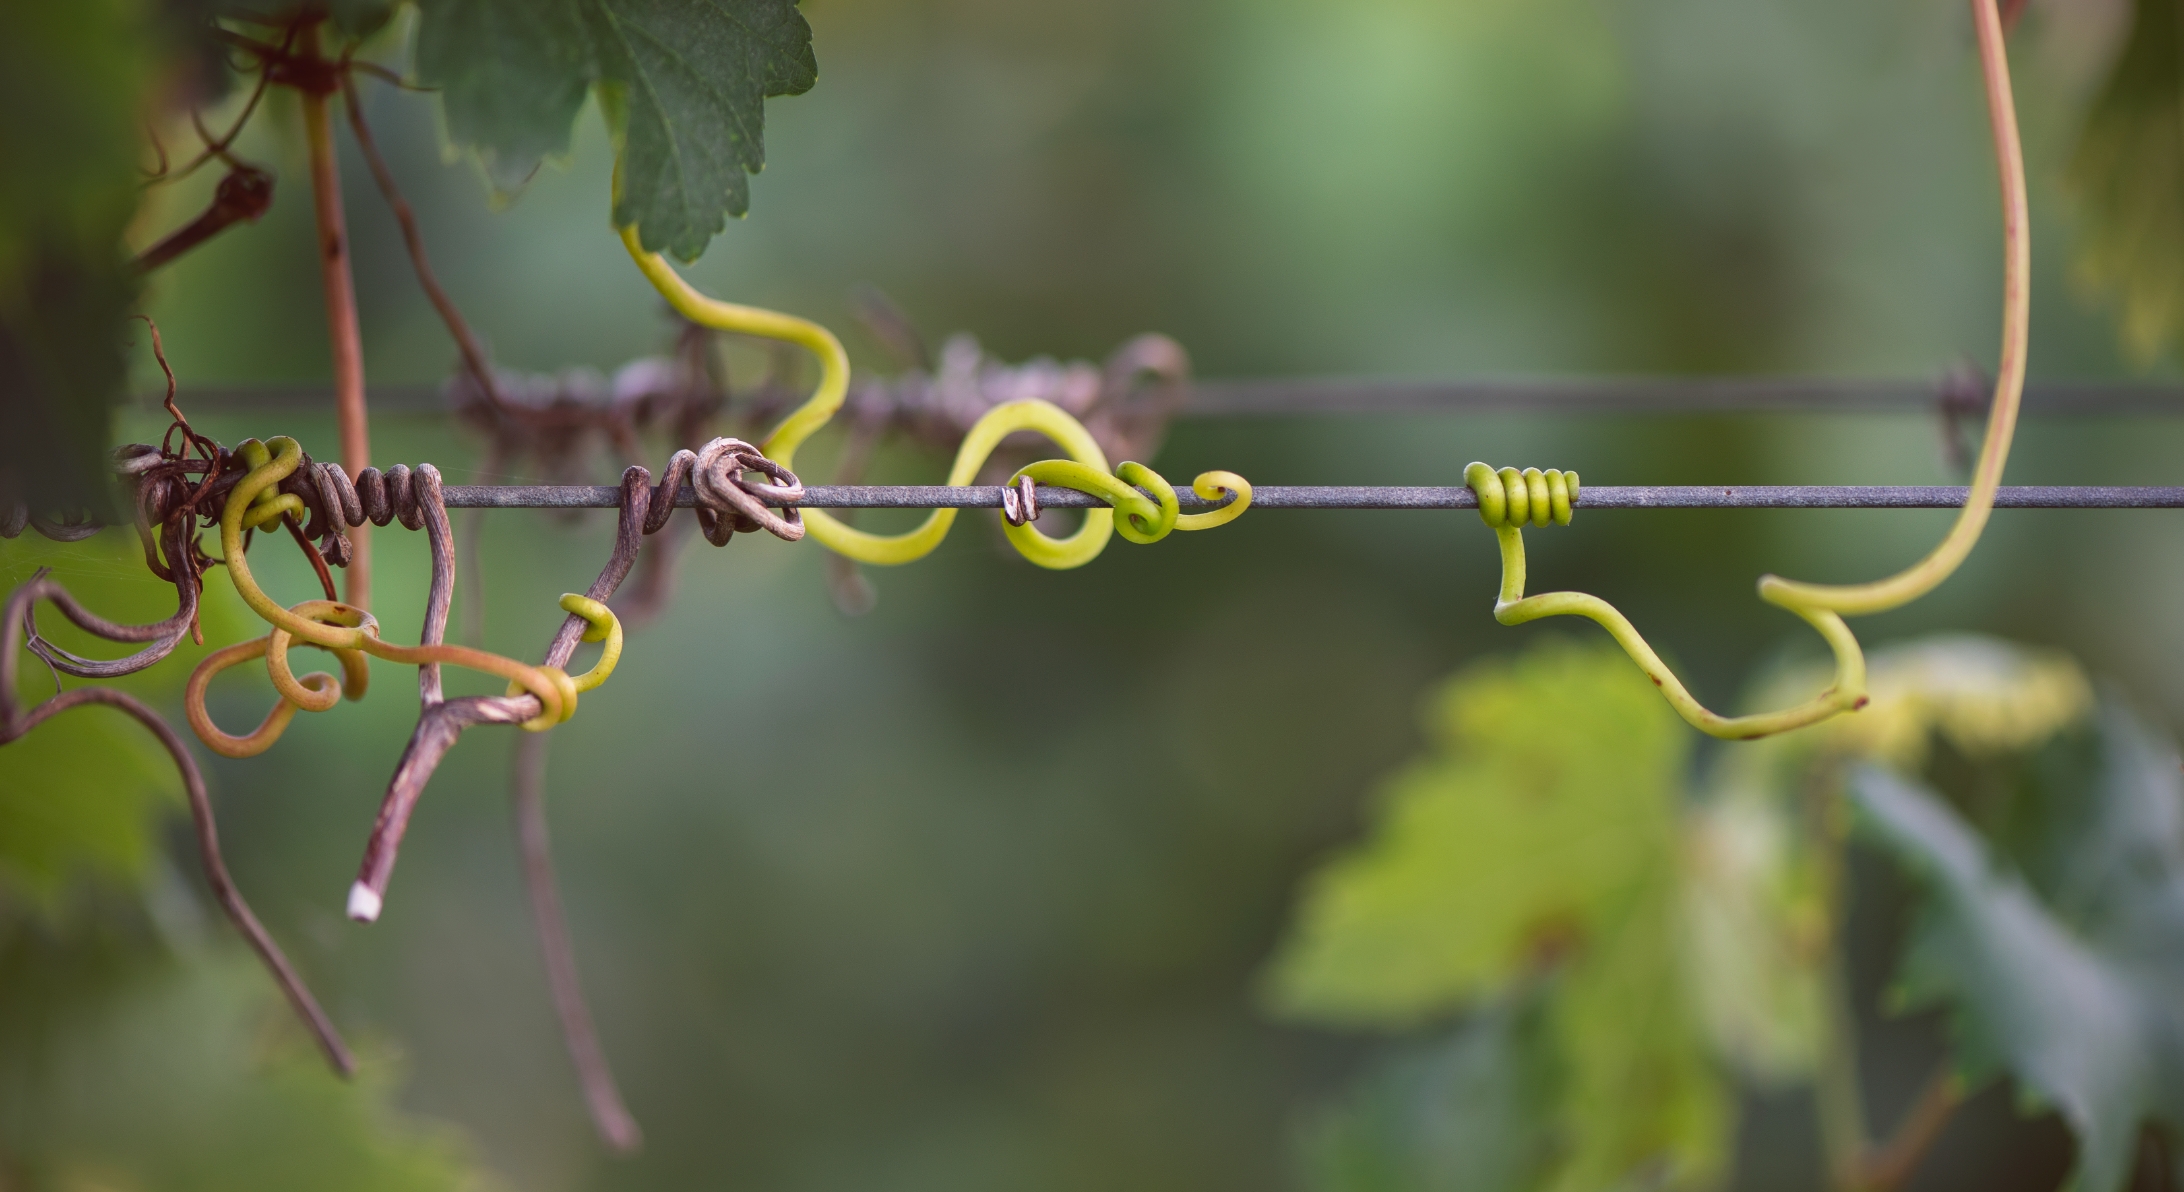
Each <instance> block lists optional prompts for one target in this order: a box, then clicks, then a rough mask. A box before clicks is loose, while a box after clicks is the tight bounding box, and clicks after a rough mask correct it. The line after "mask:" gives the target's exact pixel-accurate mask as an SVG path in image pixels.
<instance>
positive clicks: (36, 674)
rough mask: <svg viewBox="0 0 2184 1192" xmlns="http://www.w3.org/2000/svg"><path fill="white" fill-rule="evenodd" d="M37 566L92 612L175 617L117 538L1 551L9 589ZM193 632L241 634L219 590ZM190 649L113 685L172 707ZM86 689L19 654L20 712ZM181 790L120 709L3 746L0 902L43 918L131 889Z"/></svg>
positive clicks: (91, 646) (227, 592) (68, 720)
mask: <svg viewBox="0 0 2184 1192" xmlns="http://www.w3.org/2000/svg"><path fill="white" fill-rule="evenodd" d="M41 566H50V567H52V568H54V578H56V579H58V580H59V581H60V582H61V583H63V584H64V585H65V586H66V587H67V588H68V590H69V592H70V593H71V594H72V595H74V596H75V597H76V599H77V600H79V601H81V602H82V603H83V604H84V606H85V607H86V608H89V609H91V610H92V611H93V612H96V613H99V614H100V615H103V616H107V617H111V618H113V619H115V620H119V621H124V622H137V623H142V622H147V621H156V620H161V619H163V618H165V617H167V616H169V615H171V614H172V613H173V612H174V606H175V591H174V587H173V586H172V585H170V584H168V583H166V582H164V581H162V580H160V579H159V578H158V577H156V576H154V575H152V574H151V573H150V572H149V571H147V570H145V567H144V564H143V561H142V556H141V555H140V554H139V552H138V548H137V543H136V541H135V540H134V539H133V538H132V537H131V536H130V535H129V534H128V533H127V532H126V531H121V530H108V531H105V532H104V533H101V534H97V535H95V536H93V537H91V538H89V539H87V540H85V541H83V542H76V543H55V542H49V541H46V540H45V539H43V538H40V537H38V536H37V535H35V534H26V535H25V536H23V537H21V538H18V539H15V540H13V541H6V542H0V587H5V588H10V589H12V588H13V587H15V586H16V585H17V584H20V583H22V582H24V581H26V580H28V579H29V578H30V577H31V575H32V574H34V573H35V572H36V570H37V568H39V567H41ZM32 614H33V616H34V617H35V618H36V622H37V625H38V630H39V632H40V634H41V635H42V636H44V637H46V638H48V639H49V640H51V641H52V642H54V643H55V644H56V645H59V646H61V647H63V648H65V649H72V650H76V651H78V652H79V653H83V654H86V655H88V656H90V657H96V658H109V657H114V656H116V655H117V653H119V652H120V651H117V650H116V649H115V647H114V644H113V643H111V642H105V641H100V640H98V639H95V638H92V637H90V636H89V635H88V634H84V633H82V632H81V631H79V630H77V629H76V627H75V626H74V625H71V624H70V623H69V622H68V621H67V619H66V618H64V617H62V616H61V615H60V613H58V612H57V611H55V610H54V609H53V608H51V607H50V606H47V607H44V608H39V609H34V610H32ZM199 624H200V625H201V626H202V627H203V628H204V629H205V630H206V632H207V633H208V634H209V635H210V640H212V641H215V642H219V641H232V640H235V639H236V638H239V637H240V636H242V634H243V631H244V624H243V620H242V618H241V617H239V616H238V615H237V610H236V607H235V601H234V599H233V597H232V589H231V588H229V587H228V586H227V585H226V584H225V583H224V582H220V581H218V580H215V582H213V583H211V584H209V585H207V588H206V592H205V599H204V601H203V603H202V605H201V608H200V613H199ZM189 652H190V651H189V647H188V645H187V643H185V644H184V646H183V648H182V649H180V650H178V651H177V654H176V656H173V657H170V659H169V660H168V661H167V663H165V664H164V665H161V666H156V667H153V668H151V669H149V670H146V671H143V672H140V673H139V674H136V675H131V676H129V677H127V678H125V679H122V680H120V681H118V682H116V683H114V684H111V685H114V686H120V687H123V688H124V689H126V690H128V691H130V692H132V693H133V694H135V695H137V696H139V697H141V698H144V699H147V700H150V701H152V702H153V703H154V704H158V703H161V702H164V701H166V700H170V699H172V698H174V697H175V696H176V695H178V694H179V693H180V692H181V689H182V683H183V680H185V679H186V678H188V677H189V670H188V663H187V661H186V660H187V657H188V654H189ZM85 682H86V681H85V680H80V679H62V678H60V677H59V676H56V675H55V674H54V672H52V671H50V670H48V669H47V668H46V667H45V666H44V665H43V664H42V663H41V662H40V661H39V660H38V658H37V657H36V656H35V655H32V654H30V653H28V652H27V651H26V652H25V653H23V655H22V656H21V658H20V659H19V661H18V663H17V673H16V697H17V698H18V699H19V700H21V701H22V706H24V707H26V708H28V707H31V706H33V705H35V704H36V703H38V702H39V701H41V700H44V699H46V698H48V697H50V696H51V695H53V693H54V691H55V690H56V688H57V686H59V685H61V684H64V683H65V684H66V685H68V686H72V687H73V686H82V685H84V683H85ZM181 791H182V783H181V777H180V775H179V774H177V773H176V772H175V767H174V761H173V759H171V758H169V757H168V756H167V751H166V750H165V749H164V748H162V747H161V746H160V744H159V742H158V741H157V740H155V739H154V738H153V737H152V735H151V733H149V732H148V731H146V730H145V728H144V726H142V725H140V724H138V723H137V722H136V721H134V720H132V719H130V718H129V717H127V716H125V715H123V714H122V713H120V712H118V711H115V710H113V709H111V708H103V707H96V706H93V707H88V708H78V709H74V710H71V711H68V712H64V713H62V714H61V715H59V716H57V717H55V718H53V719H52V720H49V721H47V722H45V723H44V724H42V725H40V726H38V728H37V729H36V730H35V731H33V732H31V733H29V734H27V735H25V736H24V737H23V738H22V739H21V740H19V741H15V742H13V743H11V744H9V745H8V746H7V754H6V758H5V764H0V900H5V899H8V898H11V897H12V898H17V899H21V900H23V901H25V902H26V903H27V904H28V905H29V906H32V907H36V908H40V909H41V911H42V912H43V913H45V914H47V915H49V916H50V915H51V914H53V913H56V912H58V911H59V910H60V909H61V904H62V902H63V901H64V898H65V896H66V895H67V894H68V892H69V891H70V889H71V888H72V887H73V886H74V885H75V884H76V883H77V882H78V881H79V879H92V880H95V881H98V882H101V883H104V884H108V885H112V886H115V887H118V888H124V889H131V888H136V887H137V886H139V885H140V884H141V883H142V881H143V880H144V878H145V877H146V876H147V875H148V874H149V873H150V872H151V865H152V863H153V861H154V859H155V858H156V857H157V856H158V854H159V852H160V843H159V840H160V834H161V830H162V828H163V826H164V825H165V824H166V823H167V822H169V820H170V817H172V816H173V815H174V814H175V813H176V812H177V811H178V810H179V809H180V807H181V798H180V795H181Z"/></svg>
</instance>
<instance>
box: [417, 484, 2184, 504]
mask: <svg viewBox="0 0 2184 1192" xmlns="http://www.w3.org/2000/svg"><path fill="white" fill-rule="evenodd" d="M757 491H758V493H759V494H760V496H761V497H762V498H763V497H764V496H765V490H764V489H758V490H757ZM1007 491H1009V490H1007V489H1005V488H1002V487H1000V486H998V485H961V486H948V485H886V484H859V485H850V484H810V485H806V486H804V496H803V499H802V500H800V501H798V502H796V504H797V505H798V506H799V507H801V508H806V509H998V508H1000V507H1001V494H1002V493H1004V492H1007ZM1141 491H1142V490H1141ZM1965 491H1966V490H1965V489H1963V488H1960V487H1953V486H1948V485H1745V486H1713V485H1629V486H1621V487H1617V486H1612V485H1603V486H1598V487H1595V486H1593V485H1586V486H1584V488H1582V489H1581V490H1580V491H1579V494H1578V500H1577V502H1576V505H1577V507H1578V508H1580V509H1955V508H1958V507H1960V506H1962V505H1963V504H1964V494H1965ZM442 492H443V495H444V496H445V499H446V501H447V504H448V506H449V507H450V508H455V509H612V508H614V507H615V506H616V505H618V504H619V503H620V501H621V489H619V488H617V487H615V486H613V485H604V484H599V485H591V484H573V485H551V484H450V485H448V486H446V488H445V489H443V490H442ZM1146 495H1147V496H1150V495H1151V494H1150V493H1148V494H1146ZM1038 500H1039V504H1040V505H1041V506H1043V507H1046V508H1051V509H1094V508H1105V507H1106V505H1107V502H1105V501H1102V500H1100V499H1099V498H1097V497H1095V496H1092V495H1091V494H1090V493H1082V492H1078V491H1077V490H1075V489H1070V488H1046V487H1041V488H1040V489H1039V490H1038ZM696 503H697V494H696V492H695V491H693V490H692V489H690V488H689V487H688V486H685V487H684V488H683V489H682V491H681V492H680V493H678V494H677V495H676V498H675V504H676V506H677V507H679V508H688V507H690V506H692V505H695V504H696ZM769 503H778V502H769ZM1994 503H1995V507H1996V508H1999V509H2184V487H2122V486H2116V485H2085V486H2060V485H2023V486H2017V487H2005V488H2002V489H2000V490H1998V491H1997V492H1996V493H1995V498H1994ZM1176 504H1177V505H1179V506H1180V507H1182V508H1184V509H1211V508H1216V507H1218V506H1219V505H1221V504H1222V502H1219V501H1208V500H1205V499H1204V498H1202V497H1199V496H1198V495H1197V494H1195V493H1192V492H1191V491H1189V490H1188V489H1178V490H1176ZM1251 507H1252V508H1253V509H1476V508H1478V507H1479V499H1478V497H1477V496H1476V495H1475V494H1473V493H1472V491H1471V490H1470V489H1468V488H1460V487H1459V488H1388V487H1352V486H1336V485H1289V486H1280V485H1265V486H1256V485H1255V486H1253V488H1252V491H1251Z"/></svg>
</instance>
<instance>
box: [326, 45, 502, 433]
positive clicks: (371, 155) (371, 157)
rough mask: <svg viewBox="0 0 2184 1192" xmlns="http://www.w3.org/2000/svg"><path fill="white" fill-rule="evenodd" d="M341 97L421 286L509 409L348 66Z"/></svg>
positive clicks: (495, 400)
mask: <svg viewBox="0 0 2184 1192" xmlns="http://www.w3.org/2000/svg"><path fill="white" fill-rule="evenodd" d="M350 65H351V66H352V67H353V66H356V65H359V64H357V63H351V64H350ZM341 98H342V102H343V104H344V106H346V107H347V109H348V113H349V131H350V132H352V133H354V134H355V135H356V144H357V148H359V149H361V150H363V151H364V161H365V164H367V165H369V166H370V167H371V171H372V180H373V181H374V182H377V183H378V184H379V193H380V194H381V195H382V196H384V197H385V198H386V200H387V208H388V210H390V211H392V212H393V213H394V222H395V223H397V224H400V225H401V227H402V244H403V246H404V247H405V248H407V249H408V250H409V259H410V267H411V268H412V269H414V270H416V273H417V284H418V286H419V287H420V288H422V289H423V290H424V291H425V297H427V298H429V299H431V300H432V309H434V310H436V311H438V312H440V321H441V322H443V323H446V324H447V333H448V335H450V336H451V337H453V338H454V340H455V346H456V348H458V349H459V350H460V351H461V352H462V355H463V366H464V367H465V368H467V369H469V370H470V376H471V378H472V379H473V380H475V381H477V383H478V391H479V392H480V393H483V394H484V395H485V399H486V400H487V401H488V402H490V403H492V405H493V407H494V408H495V409H498V410H506V409H507V408H508V403H507V401H506V400H504V399H503V398H502V396H501V391H500V384H499V382H498V381H496V380H495V379H494V377H493V366H492V364H491V363H490V362H488V361H487V360H486V356H485V349H484V348H482V347H480V346H479V345H478V337H477V336H475V335H473V334H471V331H470V324H469V322H468V321H466V320H465V319H464V318H463V313H462V312H461V311H460V310H457V309H456V308H455V302H454V300H453V299H451V298H449V297H448V296H447V291H446V290H443V289H441V288H440V279H439V278H438V277H437V276H436V275H434V273H433V271H432V261H431V259H430V258H428V257H427V256H426V255H425V237H424V234H423V233H422V232H419V231H418V230H417V215H416V213H415V212H414V211H412V210H410V205H409V200H408V199H406V198H404V197H403V196H402V188H401V187H400V186H398V185H396V184H395V181H394V171H392V170H390V169H388V168H387V159H386V158H384V157H381V156H380V155H379V143H378V142H377V141H376V140H374V139H373V137H372V130H371V126H370V125H369V124H367V123H365V121H364V105H363V104H361V103H359V102H358V100H357V94H356V80H355V79H354V78H353V77H351V75H350V74H349V72H348V71H346V70H344V71H343V72H342V74H341Z"/></svg>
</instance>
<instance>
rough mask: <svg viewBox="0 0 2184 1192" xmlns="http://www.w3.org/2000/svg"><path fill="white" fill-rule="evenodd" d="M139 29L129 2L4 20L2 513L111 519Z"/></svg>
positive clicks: (140, 101) (138, 16)
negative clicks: (5, 508) (107, 465)
mask: <svg viewBox="0 0 2184 1192" xmlns="http://www.w3.org/2000/svg"><path fill="white" fill-rule="evenodd" d="M148 23H149V22H148V18H147V17H146V14H145V13H144V12H143V11H142V6H141V5H139V4H137V3H132V2H131V0H82V2H81V3H68V4H8V5H0V112H4V113H5V115H4V116H0V159H4V160H6V161H8V162H9V163H11V164H10V166H9V168H8V169H6V170H0V426H5V427H6V428H7V433H6V434H4V435H0V501H5V500H7V499H9V498H10V496H28V495H33V494H34V495H35V496H36V498H37V500H38V504H39V505H40V506H41V508H45V509H59V508H64V507H67V506H72V505H85V504H88V505H92V506H94V507H95V508H98V509H102V510H103V509H105V508H106V505H107V492H106V485H105V481H104V477H103V473H104V470H105V469H104V467H103V466H102V464H103V461H104V456H105V453H106V449H107V446H108V443H107V439H108V434H109V430H108V423H109V417H110V412H111V408H112V406H113V404H114V402H115V401H116V400H117V399H118V398H119V397H120V396H121V391H122V386H123V383H124V380H125V377H126V362H125V360H124V358H123V355H122V345H123V342H124V337H125V335H126V330H125V327H124V324H123V319H124V318H125V317H126V316H127V314H128V312H129V307H130V304H131V303H132V302H134V301H135V296H136V289H135V281H134V278H133V277H132V276H131V275H130V273H129V270H128V266H127V262H126V260H125V259H124V258H123V255H122V246H121V236H122V230H123V228H124V227H125V226H126V225H127V223H128V221H129V217H130V215H131V213H132V212H133V211H134V210H135V209H136V201H137V180H138V179H137V164H136V163H137V154H138V152H139V147H140V146H141V144H142V142H143V130H142V126H141V124H140V123H139V121H140V119H141V114H142V112H143V109H144V103H145V97H146V94H147V89H148V88H149V86H150V85H151V83H152V80H153V74H154V72H153V70H152V66H153V58H152V55H151V53H150V48H149V37H148V30H147V25H148Z"/></svg>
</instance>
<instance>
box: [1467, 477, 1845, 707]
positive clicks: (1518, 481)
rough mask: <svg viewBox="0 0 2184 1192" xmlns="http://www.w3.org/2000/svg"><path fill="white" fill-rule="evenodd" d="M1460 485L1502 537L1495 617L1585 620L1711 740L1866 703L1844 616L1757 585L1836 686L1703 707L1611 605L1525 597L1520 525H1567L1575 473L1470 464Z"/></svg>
mask: <svg viewBox="0 0 2184 1192" xmlns="http://www.w3.org/2000/svg"><path fill="white" fill-rule="evenodd" d="M1464 484H1465V485H1466V486H1468V487H1469V488H1470V489H1471V491H1472V492H1474V493H1477V494H1478V496H1479V520H1481V521H1483V522H1485V523H1486V524H1487V525H1489V526H1491V527H1493V529H1494V536H1495V537H1496V538H1497V539H1499V540H1500V542H1501V560H1502V585H1501V596H1500V598H1499V599H1497V600H1496V601H1495V602H1494V619H1495V620H1497V621H1500V622H1501V623H1502V624H1504V625H1522V624H1524V623H1525V622H1526V621H1536V620H1538V619H1539V618H1541V617H1589V618H1591V619H1592V620H1593V621H1595V622H1597V623H1598V624H1599V625H1600V627H1601V628H1603V629H1606V630H1607V631H1608V635H1609V636H1610V637H1613V638H1614V639H1615V641H1616V644H1617V645H1620V646H1622V647H1623V651H1624V652H1625V653H1627V654H1629V655H1630V657H1631V661H1633V662H1636V663H1637V664H1638V668H1639V669H1640V670H1643V671H1644V672H1646V676H1647V677H1648V678H1650V679H1652V680H1653V684H1654V686H1656V687H1659V688H1660V689H1661V694H1663V695H1665V696H1667V697H1668V702H1669V704H1670V705H1671V706H1672V707H1674V708H1675V709H1676V711H1677V713H1678V714H1679V715H1681V716H1682V717H1683V718H1684V719H1685V720H1686V721H1689V722H1690V724H1691V726H1692V727H1693V728H1696V729H1698V730H1699V731H1700V732H1703V733H1708V734H1710V735H1713V736H1716V737H1730V738H1737V739H1743V738H1750V737H1764V736H1767V735H1769V734H1772V733H1779V732H1784V731H1787V730H1789V729H1793V728H1801V727H1803V726H1805V725H1807V724H1812V723H1814V722H1815V721H1819V720H1825V719H1827V718H1828V717H1830V716H1833V715H1835V714H1836V713H1837V712H1843V711H1848V710H1850V709H1852V708H1858V707H1863V706H1864V704H1865V699H1866V693H1865V654H1864V653H1863V652H1862V651H1861V650H1859V648H1858V639H1857V638H1856V637H1854V636H1852V635H1851V632H1850V627H1849V626H1848V625H1845V624H1844V623H1843V618H1842V617H1840V616H1838V615H1836V613H1834V612H1833V611H1831V610H1829V609H1825V608H1814V607H1810V606H1805V605H1800V604H1796V603H1792V602H1790V601H1787V600H1784V599H1780V598H1778V597H1777V596H1775V595H1773V594H1770V593H1767V592H1766V591H1765V590H1764V589H1763V590H1762V595H1763V596H1765V597H1766V598H1767V599H1768V600H1769V601H1771V602H1773V603H1775V604H1779V605H1781V606H1782V607H1784V608H1787V609H1789V610H1790V611H1791V612H1793V613H1796V614H1797V615H1798V616H1800V617H1803V618H1805V620H1806V621H1807V622H1808V623H1810V624H1811V625H1812V627H1813V628H1814V629H1817V630H1819V631H1820V636H1822V637H1824V638H1826V639H1827V642H1828V645H1829V647H1831V648H1832V649H1833V650H1834V651H1835V683H1834V685H1833V686H1831V687H1829V688H1828V689H1827V690H1826V691H1823V692H1821V693H1820V694H1819V695H1817V696H1815V697H1814V698H1813V699H1811V700H1809V701H1807V702H1806V703H1803V704H1800V705H1798V706H1797V707H1795V708H1790V709H1787V710H1785V711H1781V712H1770V713H1765V714H1762V715H1757V716H1723V715H1721V714H1719V713H1716V712H1712V711H1709V710H1707V708H1706V707H1705V706H1704V705H1703V704H1701V703H1699V701H1698V700H1697V699H1695V698H1693V696H1692V695H1691V692H1690V691H1688V690H1686V689H1685V687H1684V685H1683V683H1682V682H1681V681H1679V680H1678V679H1677V678H1676V675H1675V672H1673V671H1671V670H1669V669H1668V664H1667V663H1664V662H1662V661H1661V657H1660V655H1658V654H1655V653H1654V652H1653V647H1651V646H1649V645H1647V644H1646V639H1645V638H1644V637H1643V636H1642V635H1640V634H1639V632H1638V630H1637V628H1636V627H1634V626H1633V625H1631V623H1630V619H1629V618H1627V617H1625V616H1624V615H1623V614H1622V613H1620V612H1618V611H1617V610H1616V608H1615V606H1614V605H1612V604H1609V603H1608V602H1607V601H1605V600H1602V599H1600V598H1599V597H1598V596H1593V595H1588V594H1587V593H1584V592H1543V593H1541V594H1540V595H1537V596H1526V595H1525V594H1524V525H1525V523H1527V522H1530V523H1531V524H1532V525H1535V526H1549V525H1556V526H1566V525H1569V524H1570V516H1571V513H1572V510H1573V507H1574V506H1575V505H1576V503H1577V499H1578V482H1577V473H1575V472H1563V471H1557V470H1553V469H1549V470H1547V471H1544V472H1543V471H1541V470H1539V469H1538V468H1526V469H1524V470H1523V471H1521V472H1520V471H1518V470H1517V469H1515V468H1503V469H1501V470H1500V471H1498V472H1497V471H1495V470H1494V469H1493V468H1491V467H1488V466H1487V465H1485V464H1483V463H1473V464H1471V465H1470V466H1468V467H1466V468H1465V469H1464Z"/></svg>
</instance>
